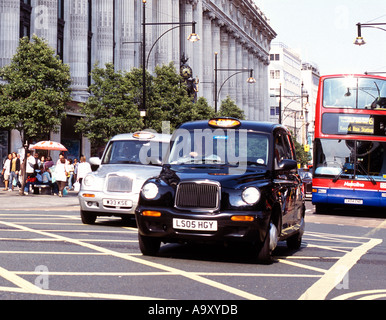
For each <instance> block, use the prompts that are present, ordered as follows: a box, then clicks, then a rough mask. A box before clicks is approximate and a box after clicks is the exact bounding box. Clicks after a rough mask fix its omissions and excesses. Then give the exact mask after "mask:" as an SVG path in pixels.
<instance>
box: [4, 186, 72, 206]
mask: <svg viewBox="0 0 386 320" xmlns="http://www.w3.org/2000/svg"><path fill="white" fill-rule="evenodd" d="M3 189H4V187H2V188H1V189H0V210H12V209H36V208H51V209H55V208H57V209H59V208H70V207H79V200H78V197H77V196H78V193H77V192H75V191H70V192H68V194H67V195H65V196H63V197H59V196H54V195H38V194H29V195H27V196H25V195H23V196H22V195H20V194H19V191H18V190H17V189H18V188H16V190H14V191H12V192H9V191H4V190H3Z"/></svg>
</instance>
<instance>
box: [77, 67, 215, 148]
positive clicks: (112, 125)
mask: <svg viewBox="0 0 386 320" xmlns="http://www.w3.org/2000/svg"><path fill="white" fill-rule="evenodd" d="M145 76H146V104H145V108H144V107H143V102H142V99H143V98H142V94H143V90H142V88H143V85H142V82H143V74H142V69H140V68H133V69H132V70H131V71H130V72H120V71H118V72H117V71H114V65H113V64H106V66H105V68H99V67H97V66H95V67H94V70H93V71H92V79H93V84H92V85H91V86H90V88H89V91H90V94H91V96H90V98H89V100H88V101H87V102H86V103H85V104H83V105H82V107H81V112H82V113H83V114H84V117H83V118H82V119H81V120H79V121H78V123H77V125H76V130H77V131H79V132H82V133H83V134H84V135H85V136H86V137H87V138H88V139H89V140H90V141H91V142H92V143H93V145H94V146H103V145H104V144H105V143H106V142H107V141H108V140H109V139H110V138H112V137H113V136H114V135H116V134H119V133H126V132H133V131H136V130H140V129H153V130H155V131H157V132H161V131H162V122H163V121H166V122H169V124H170V129H171V131H173V130H174V129H175V128H176V127H177V126H179V125H180V124H181V123H183V122H186V121H192V120H199V119H208V118H210V117H211V116H212V115H213V111H212V108H211V107H210V106H209V105H208V104H207V102H206V100H205V99H204V98H202V99H199V100H198V102H197V103H193V100H192V98H191V97H190V96H189V95H188V93H187V90H186V86H185V84H184V83H183V80H182V78H181V76H180V75H179V74H178V73H177V72H176V68H175V66H174V64H173V63H170V64H169V65H162V66H157V67H156V68H155V71H154V75H151V74H150V73H149V72H147V71H146V74H145ZM140 109H145V111H146V116H145V117H144V118H141V117H140V112H139V110H140Z"/></svg>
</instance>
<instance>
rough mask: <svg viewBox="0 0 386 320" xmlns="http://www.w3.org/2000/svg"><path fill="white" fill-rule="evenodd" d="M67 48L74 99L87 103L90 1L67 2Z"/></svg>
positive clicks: (73, 0)
mask: <svg viewBox="0 0 386 320" xmlns="http://www.w3.org/2000/svg"><path fill="white" fill-rule="evenodd" d="M64 12H65V21H66V24H65V34H66V37H65V39H66V43H65V47H66V49H67V53H66V54H65V55H64V59H65V61H64V63H67V64H69V65H70V72H71V78H72V89H73V92H72V94H73V99H74V100H75V101H78V102H86V101H87V99H88V96H89V94H88V91H87V90H88V68H87V67H88V65H87V61H88V60H87V59H88V52H87V41H88V1H87V0H69V1H66V2H65V10H64Z"/></svg>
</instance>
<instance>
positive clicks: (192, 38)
mask: <svg viewBox="0 0 386 320" xmlns="http://www.w3.org/2000/svg"><path fill="white" fill-rule="evenodd" d="M160 25H175V26H174V27H172V28H170V29H168V30H166V31H165V32H164V33H163V34H161V35H160V36H159V37H158V39H157V40H156V41H155V42H154V43H153V45H152V47H151V49H150V50H149V53H148V55H147V58H146V26H160ZM188 25H191V26H192V33H191V34H190V35H189V37H188V40H189V41H191V42H197V41H199V40H200V37H199V36H198V35H197V33H196V22H195V21H193V22H159V23H158V22H151V23H146V0H142V90H143V92H142V109H143V110H146V69H147V66H148V62H149V57H150V53H151V51H152V50H153V48H154V46H155V45H156V43H157V42H158V41H159V40H160V39H161V38H162V37H163V36H164V35H165V34H166V33H168V32H169V31H172V30H174V29H176V28H180V27H182V26H188Z"/></svg>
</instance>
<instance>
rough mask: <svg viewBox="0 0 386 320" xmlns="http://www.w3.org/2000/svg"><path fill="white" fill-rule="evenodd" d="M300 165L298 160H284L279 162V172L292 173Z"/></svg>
mask: <svg viewBox="0 0 386 320" xmlns="http://www.w3.org/2000/svg"><path fill="white" fill-rule="evenodd" d="M297 167H298V163H297V162H296V160H292V159H283V160H282V161H280V162H279V166H278V170H280V171H291V170H294V169H297Z"/></svg>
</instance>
